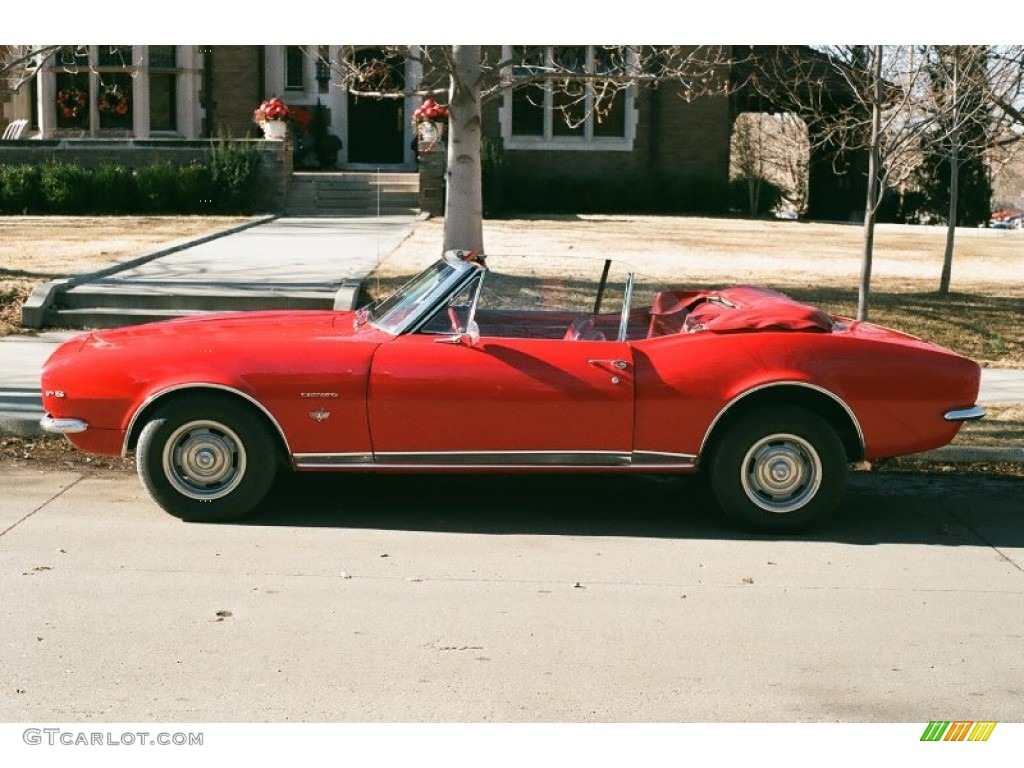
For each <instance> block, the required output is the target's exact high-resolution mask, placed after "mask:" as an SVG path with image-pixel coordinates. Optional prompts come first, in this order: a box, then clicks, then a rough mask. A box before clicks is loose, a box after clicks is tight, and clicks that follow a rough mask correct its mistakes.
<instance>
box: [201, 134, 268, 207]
mask: <svg viewBox="0 0 1024 768" xmlns="http://www.w3.org/2000/svg"><path fill="white" fill-rule="evenodd" d="M261 160H262V153H261V150H260V149H259V148H258V147H257V145H256V144H255V143H253V142H247V141H231V139H230V138H229V137H227V138H226V137H221V138H219V139H218V140H217V141H216V142H215V143H214V145H213V148H212V149H211V150H210V158H209V160H208V163H207V164H208V168H209V174H210V194H209V195H208V196H207V197H209V198H210V199H211V200H212V207H213V208H214V210H217V211H222V212H224V213H251V212H252V211H253V210H255V208H256V192H257V182H258V181H259V165H260V161H261Z"/></svg>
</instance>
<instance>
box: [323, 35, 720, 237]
mask: <svg viewBox="0 0 1024 768" xmlns="http://www.w3.org/2000/svg"><path fill="white" fill-rule="evenodd" d="M581 48H586V46H582V47H581V46H564V47H563V46H511V47H510V48H509V49H508V51H509V53H508V54H507V55H506V53H505V51H504V50H502V51H501V52H500V53H499V52H498V49H497V48H491V47H485V46H479V45H466V46H400V47H389V48H386V49H382V54H381V56H382V57H383V58H386V57H393V56H395V55H402V56H406V57H410V58H412V59H413V61H414V62H416V63H417V64H418V65H419V69H420V70H421V72H422V77H421V79H420V80H419V81H418V82H417V83H414V84H411V87H404V88H401V89H396V90H393V91H386V90H381V91H372V90H367V89H366V88H365V87H361V84H365V82H366V81H367V78H366V73H367V70H368V68H371V67H374V66H377V65H378V64H379V62H377V61H375V60H374V59H372V58H370V59H367V58H363V59H358V58H356V57H354V56H351V55H346V56H343V57H342V59H341V60H340V61H324V62H323V63H325V64H327V65H328V66H329V67H330V68H331V72H332V83H333V84H335V85H336V86H338V87H341V88H344V89H347V90H350V91H358V93H359V94H360V95H361V96H364V97H377V98H405V97H406V96H408V95H413V94H414V95H420V96H423V97H427V96H429V97H431V98H436V97H439V96H442V95H446V97H447V99H448V105H447V106H448V111H449V127H448V157H447V159H448V166H447V174H448V177H447V181H448V184H447V198H446V203H445V222H444V248H445V249H449V248H464V249H471V250H482V249H483V206H482V197H483V195H482V167H481V161H480V135H481V110H482V105H483V104H485V103H486V102H488V101H489V100H491V99H494V98H497V97H499V96H501V95H503V94H504V93H506V92H507V91H509V90H510V89H519V90H521V91H522V92H523V93H524V94H525V98H526V99H527V100H530V99H532V98H540V95H541V94H543V93H549V94H553V103H554V105H555V109H556V111H557V112H558V114H559V115H560V116H561V119H563V120H564V121H565V122H566V124H567V125H570V126H577V125H579V124H580V121H583V120H586V119H587V118H588V117H593V118H595V119H597V120H601V119H603V118H604V117H605V116H607V114H608V113H609V111H610V110H611V109H613V106H614V104H615V100H616V96H617V94H619V93H620V92H622V91H624V90H625V89H627V88H635V87H638V86H644V85H651V86H659V87H672V88H674V89H675V90H676V92H677V93H678V94H679V95H680V97H681V98H684V99H686V100H692V99H695V98H698V97H700V96H707V95H712V94H724V93H726V92H727V91H728V89H729V87H730V68H729V64H730V61H731V55H732V52H731V50H730V49H729V48H728V47H726V46H660V47H651V46H628V45H608V46H595V47H594V50H593V55H592V56H591V57H587V58H584V57H581V56H580V55H579V53H578V52H579V50H580V49H581Z"/></svg>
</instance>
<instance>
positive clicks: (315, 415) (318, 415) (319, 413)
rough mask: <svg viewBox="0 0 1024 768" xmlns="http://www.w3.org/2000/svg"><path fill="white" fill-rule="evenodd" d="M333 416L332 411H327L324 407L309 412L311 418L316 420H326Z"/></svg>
mask: <svg viewBox="0 0 1024 768" xmlns="http://www.w3.org/2000/svg"><path fill="white" fill-rule="evenodd" d="M330 417H331V412H330V411H325V410H324V409H323V408H317V409H316V410H315V411H310V412H309V418H311V419H313V420H314V421H316V422H321V421H326V420H327V419H329V418H330Z"/></svg>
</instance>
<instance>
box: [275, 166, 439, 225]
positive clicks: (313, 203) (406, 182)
mask: <svg viewBox="0 0 1024 768" xmlns="http://www.w3.org/2000/svg"><path fill="white" fill-rule="evenodd" d="M419 192H420V181H419V174H418V173H375V172H354V171H342V172H338V173H318V172H301V171H297V172H295V173H293V174H292V177H291V185H290V187H289V190H288V201H287V203H286V206H285V213H286V215H288V216H375V215H381V216H394V215H408V214H415V213H418V212H419Z"/></svg>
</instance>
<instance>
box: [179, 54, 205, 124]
mask: <svg viewBox="0 0 1024 768" xmlns="http://www.w3.org/2000/svg"><path fill="white" fill-rule="evenodd" d="M174 55H175V57H176V58H177V62H178V68H179V70H180V71H181V74H180V75H179V76H178V78H177V83H176V84H175V87H176V88H177V89H178V90H177V94H176V95H177V104H178V114H177V121H178V133H180V134H181V136H182V138H186V139H197V138H199V136H200V134H201V133H202V115H201V114H200V113H201V111H202V110H201V109H200V106H199V91H200V88H201V85H202V80H203V79H202V70H203V57H202V56H201V55H200V52H199V50H198V48H197V47H196V46H194V45H179V46H177V48H176V50H175V54H174Z"/></svg>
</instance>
